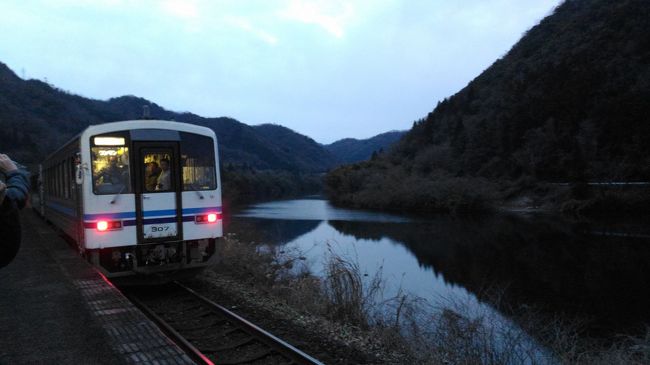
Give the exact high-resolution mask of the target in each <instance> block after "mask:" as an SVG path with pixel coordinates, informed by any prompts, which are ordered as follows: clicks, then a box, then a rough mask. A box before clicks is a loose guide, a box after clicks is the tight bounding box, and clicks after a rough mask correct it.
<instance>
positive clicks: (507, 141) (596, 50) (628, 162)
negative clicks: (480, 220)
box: [327, 0, 650, 211]
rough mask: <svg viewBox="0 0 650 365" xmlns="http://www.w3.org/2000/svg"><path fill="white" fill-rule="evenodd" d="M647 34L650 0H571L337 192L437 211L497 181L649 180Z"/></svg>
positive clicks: (336, 186) (344, 175) (346, 178)
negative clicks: (451, 201)
mask: <svg viewBox="0 0 650 365" xmlns="http://www.w3.org/2000/svg"><path fill="white" fill-rule="evenodd" d="M649 29H650V1H646V0H566V1H565V2H563V3H562V4H561V5H559V6H558V7H557V8H556V9H555V10H554V12H553V13H552V14H551V15H549V16H548V17H546V18H545V19H543V20H542V21H541V22H540V24H538V25H537V26H535V27H533V28H532V29H530V30H529V31H528V32H526V34H524V36H523V37H522V38H521V40H520V41H519V42H518V43H517V44H515V45H514V46H513V47H512V49H511V50H510V51H509V52H508V53H507V54H506V55H505V56H503V57H502V58H501V59H498V60H497V61H496V62H494V63H493V64H492V65H491V66H490V67H489V68H488V69H486V70H485V71H484V72H483V73H481V74H480V75H479V76H478V77H477V78H475V79H474V80H472V81H471V82H470V83H469V84H468V85H467V86H466V87H465V88H463V89H462V90H460V91H459V92H458V93H457V94H455V95H453V96H451V97H449V98H448V99H445V100H443V101H441V102H440V103H438V105H437V106H436V107H435V109H434V110H433V111H432V112H431V113H429V114H428V115H427V116H426V117H425V118H423V119H422V120H420V121H418V122H416V123H414V125H413V128H412V129H411V130H410V131H409V132H408V133H407V134H406V135H405V137H404V138H403V139H402V140H401V141H400V142H399V143H398V144H397V145H396V146H395V148H394V149H393V150H392V151H391V152H390V153H388V154H385V155H383V156H381V157H380V158H378V159H376V160H374V161H371V162H364V163H360V164H357V165H352V166H345V167H341V168H339V169H337V170H335V171H334V172H332V173H331V174H330V175H329V176H328V180H327V185H328V187H329V190H330V192H331V196H332V197H333V198H335V199H336V200H337V201H338V202H339V203H342V204H349V205H354V206H365V207H379V208H395V209H414V210H422V211H435V210H446V209H449V205H448V204H445V203H442V200H443V199H449V197H452V199H456V200H461V201H465V202H466V204H468V205H470V206H471V205H472V204H474V202H475V201H476V199H475V198H477V197H479V198H480V196H477V195H476V194H475V193H474V191H475V190H481V189H484V188H485V187H486V186H489V185H490V183H492V182H495V181H499V182H500V183H502V182H503V181H515V180H520V181H521V179H523V178H525V179H527V181H535V182H576V181H611V180H615V181H639V180H642V181H648V180H650V143H648V138H650V120H649V118H650V31H648V30H649ZM431 81H432V82H434V81H435V80H431ZM481 194H482V193H481ZM479 195H480V194H479Z"/></svg>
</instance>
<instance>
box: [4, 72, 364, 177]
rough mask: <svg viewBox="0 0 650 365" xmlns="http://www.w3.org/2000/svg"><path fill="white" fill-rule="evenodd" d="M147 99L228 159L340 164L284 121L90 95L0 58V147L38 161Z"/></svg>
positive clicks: (256, 164)
mask: <svg viewBox="0 0 650 365" xmlns="http://www.w3.org/2000/svg"><path fill="white" fill-rule="evenodd" d="M144 105H149V109H150V114H151V117H152V118H156V119H165V120H175V121H178V122H185V123H192V124H197V125H201V126H205V127H208V128H211V129H212V130H214V131H215V133H216V134H217V136H218V138H219V148H220V156H221V160H222V163H223V164H233V165H240V166H249V167H253V168H256V169H263V170H266V169H273V170H286V171H300V172H323V171H326V170H328V169H330V168H332V167H334V166H336V165H337V164H340V162H339V161H340V160H339V158H338V157H337V156H335V155H334V154H332V153H331V152H329V151H328V150H327V149H326V148H325V147H324V146H323V145H321V144H319V143H317V142H316V141H314V140H313V139H311V138H309V137H307V136H304V135H301V134H299V133H297V132H295V131H293V130H291V129H289V128H286V127H283V126H280V125H274V124H264V125H259V126H249V125H247V124H244V123H241V122H239V121H237V120H235V119H232V118H227V117H220V118H204V117H201V116H198V115H196V114H192V113H177V112H173V111H169V110H166V109H164V108H163V107H161V106H159V105H157V104H155V103H152V102H150V101H148V100H146V99H144V98H140V97H136V96H121V97H116V98H111V99H109V100H106V101H103V100H95V99H89V98H85V97H82V96H79V95H74V94H70V93H68V92H65V91H63V90H60V89H57V88H56V87H53V86H51V85H48V84H47V83H45V82H42V81H39V80H22V79H21V78H19V77H18V76H16V74H15V73H14V72H13V71H12V70H10V69H9V68H8V67H7V66H6V65H5V64H3V63H1V62H0V147H1V148H2V152H5V153H9V154H10V155H11V156H12V158H14V159H16V160H17V161H21V162H23V163H26V164H34V163H38V162H39V161H40V160H42V159H43V158H44V157H45V156H46V155H47V154H48V153H50V152H52V151H54V150H55V149H56V148H58V147H59V146H61V144H63V143H65V142H66V141H67V140H69V139H70V138H71V137H72V136H74V135H75V134H77V133H79V132H80V131H82V130H83V129H84V128H86V127H87V126H88V125H91V124H101V123H107V122H113V121H119V120H130V119H140V118H141V116H142V108H143V106H144ZM369 156H370V154H368V156H367V157H366V158H368V157H369Z"/></svg>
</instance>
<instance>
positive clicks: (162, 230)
mask: <svg viewBox="0 0 650 365" xmlns="http://www.w3.org/2000/svg"><path fill="white" fill-rule="evenodd" d="M165 231H169V226H163V227H156V226H152V227H151V232H165Z"/></svg>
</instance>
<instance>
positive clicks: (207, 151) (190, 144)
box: [181, 132, 217, 191]
mask: <svg viewBox="0 0 650 365" xmlns="http://www.w3.org/2000/svg"><path fill="white" fill-rule="evenodd" d="M181 167H182V172H183V190H184V191H193V190H214V189H216V188H217V179H216V169H215V159H214V143H213V141H212V138H210V137H206V136H202V135H199V134H192V133H185V132H181Z"/></svg>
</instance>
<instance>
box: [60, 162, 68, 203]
mask: <svg viewBox="0 0 650 365" xmlns="http://www.w3.org/2000/svg"><path fill="white" fill-rule="evenodd" d="M61 167H62V168H63V197H64V198H66V199H70V171H69V170H68V164H67V163H66V160H63V162H62V164H61Z"/></svg>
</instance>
